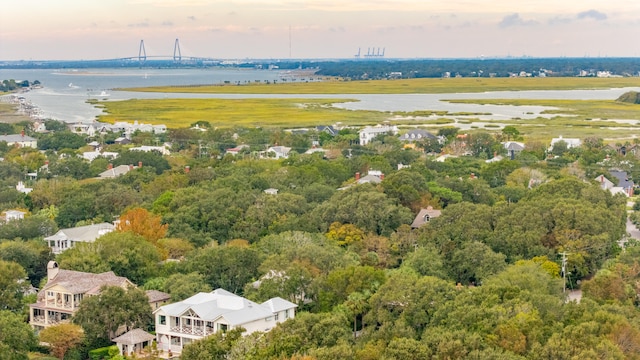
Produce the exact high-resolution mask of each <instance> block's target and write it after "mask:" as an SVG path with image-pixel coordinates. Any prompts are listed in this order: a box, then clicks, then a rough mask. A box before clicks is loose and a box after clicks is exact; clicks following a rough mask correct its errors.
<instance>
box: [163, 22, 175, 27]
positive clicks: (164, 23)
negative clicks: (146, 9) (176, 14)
mask: <svg viewBox="0 0 640 360" xmlns="http://www.w3.org/2000/svg"><path fill="white" fill-rule="evenodd" d="M162 26H173V23H172V22H171V21H163V22H162Z"/></svg>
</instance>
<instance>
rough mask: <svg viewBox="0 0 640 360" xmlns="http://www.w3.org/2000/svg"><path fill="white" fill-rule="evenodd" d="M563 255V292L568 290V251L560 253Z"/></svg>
mask: <svg viewBox="0 0 640 360" xmlns="http://www.w3.org/2000/svg"><path fill="white" fill-rule="evenodd" d="M560 255H562V292H563V293H564V292H567V255H569V254H568V253H567V252H566V251H563V252H561V253H560Z"/></svg>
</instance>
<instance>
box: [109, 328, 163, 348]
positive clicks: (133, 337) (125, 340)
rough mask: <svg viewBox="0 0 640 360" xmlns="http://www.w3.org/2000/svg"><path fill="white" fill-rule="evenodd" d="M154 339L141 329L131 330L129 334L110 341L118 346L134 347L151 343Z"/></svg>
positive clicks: (153, 336)
mask: <svg viewBox="0 0 640 360" xmlns="http://www.w3.org/2000/svg"><path fill="white" fill-rule="evenodd" d="M155 338H156V337H155V335H151V334H149V333H148V332H146V331H144V330H142V329H133V330H131V331H129V332H126V333H124V334H122V335H120V336H118V337H117V338H115V339H113V340H111V341H113V342H114V343H118V344H125V345H136V344H141V343H143V342H145V341H152V340H154V339H155Z"/></svg>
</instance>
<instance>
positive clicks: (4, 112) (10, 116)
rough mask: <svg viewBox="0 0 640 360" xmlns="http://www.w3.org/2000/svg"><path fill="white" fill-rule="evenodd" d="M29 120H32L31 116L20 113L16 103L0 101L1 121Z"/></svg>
mask: <svg viewBox="0 0 640 360" xmlns="http://www.w3.org/2000/svg"><path fill="white" fill-rule="evenodd" d="M29 120H31V118H29V116H27V115H22V114H18V107H17V106H16V105H14V104H8V103H0V122H3V123H8V124H12V123H17V122H21V121H29Z"/></svg>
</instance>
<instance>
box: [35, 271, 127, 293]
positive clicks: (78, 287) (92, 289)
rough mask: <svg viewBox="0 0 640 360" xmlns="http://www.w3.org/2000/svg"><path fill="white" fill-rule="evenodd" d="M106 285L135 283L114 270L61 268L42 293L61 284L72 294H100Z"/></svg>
mask: <svg viewBox="0 0 640 360" xmlns="http://www.w3.org/2000/svg"><path fill="white" fill-rule="evenodd" d="M104 285H107V286H125V285H133V284H132V283H131V281H129V279H127V278H126V277H122V276H116V274H114V273H113V271H108V272H104V273H101V274H92V273H86V272H82V271H74V270H62V269H60V270H58V273H57V274H56V276H55V277H54V278H53V279H51V280H49V281H48V282H47V285H45V286H44V287H43V288H42V290H41V291H40V294H41V295H44V294H45V291H47V290H48V289H50V288H52V287H54V286H61V287H63V288H64V289H65V290H67V291H68V292H70V293H72V294H98V293H99V292H100V288H101V287H102V286H104ZM39 297H40V296H39Z"/></svg>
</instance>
